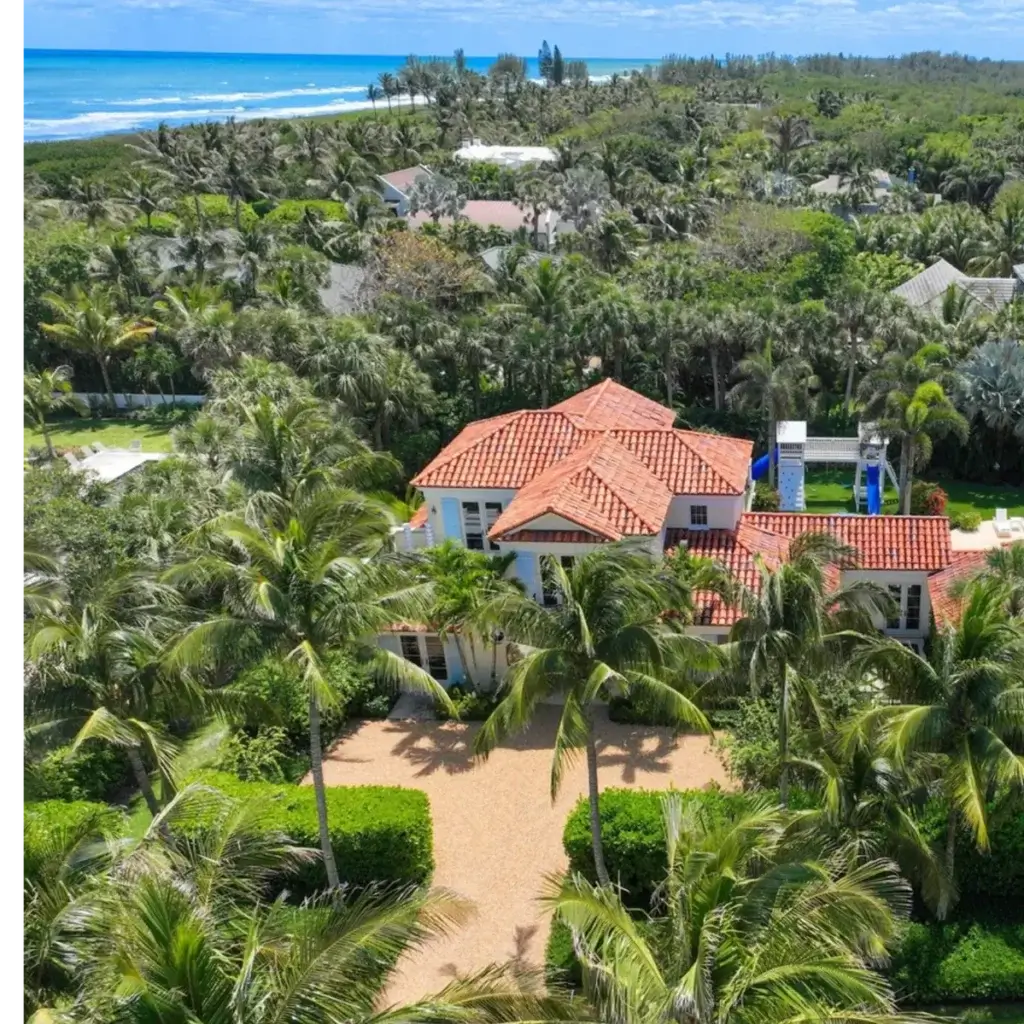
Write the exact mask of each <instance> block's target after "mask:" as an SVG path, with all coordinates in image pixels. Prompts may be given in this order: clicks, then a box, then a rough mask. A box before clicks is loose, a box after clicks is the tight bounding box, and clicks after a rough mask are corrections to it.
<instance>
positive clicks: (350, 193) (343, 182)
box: [307, 146, 373, 203]
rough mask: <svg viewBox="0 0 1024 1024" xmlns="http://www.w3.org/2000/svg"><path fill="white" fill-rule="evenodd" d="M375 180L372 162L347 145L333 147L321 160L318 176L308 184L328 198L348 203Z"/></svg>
mask: <svg viewBox="0 0 1024 1024" xmlns="http://www.w3.org/2000/svg"><path fill="white" fill-rule="evenodd" d="M372 182H373V167H372V166H371V164H370V162H369V161H368V160H367V159H366V158H365V157H364V156H361V155H360V154H359V153H357V152H356V151H355V150H354V149H350V148H348V147H347V146H345V147H340V148H336V149H332V150H331V151H330V152H329V153H328V155H327V156H326V157H325V158H324V159H323V160H321V162H320V165H319V174H318V177H316V178H314V179H311V180H310V181H308V182H307V184H308V185H309V186H310V187H311V188H314V189H316V190H317V191H319V192H320V194H321V195H323V196H324V197H325V198H327V199H333V200H334V201H335V202H338V203H346V202H348V201H349V200H351V199H353V198H354V197H356V196H357V195H359V193H360V192H362V191H364V190H365V189H367V188H369V187H370V185H371V183H372Z"/></svg>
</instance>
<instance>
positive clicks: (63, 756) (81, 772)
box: [25, 743, 133, 801]
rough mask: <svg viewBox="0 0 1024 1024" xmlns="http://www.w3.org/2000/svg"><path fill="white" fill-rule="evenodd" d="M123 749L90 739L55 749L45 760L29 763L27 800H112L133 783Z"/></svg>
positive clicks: (26, 778)
mask: <svg viewBox="0 0 1024 1024" xmlns="http://www.w3.org/2000/svg"><path fill="white" fill-rule="evenodd" d="M132 783H133V780H132V775H131V770H130V768H129V767H128V762H127V760H126V759H125V756H124V754H123V752H122V751H120V750H118V748H117V747H112V746H110V745H109V744H107V743H86V744H83V745H82V746H81V747H79V749H78V751H77V753H74V754H72V752H71V747H70V746H67V747H58V748H57V749H56V750H51V751H50V753H48V754H47V755H46V757H44V758H43V759H42V760H41V761H38V762H35V763H34V764H26V765H25V798H26V799H27V800H97V801H106V800H112V799H113V798H114V797H115V796H116V795H117V794H118V793H119V792H121V791H122V790H124V789H125V788H126V787H127V786H130V785H132Z"/></svg>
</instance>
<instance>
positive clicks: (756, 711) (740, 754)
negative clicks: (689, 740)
mask: <svg viewBox="0 0 1024 1024" xmlns="http://www.w3.org/2000/svg"><path fill="white" fill-rule="evenodd" d="M738 703H739V711H738V712H737V716H736V721H735V722H734V723H733V725H732V734H731V735H730V736H729V737H728V739H727V740H726V741H725V744H726V765H727V767H728V769H729V774H730V775H732V777H733V778H734V779H736V780H737V781H739V782H740V783H742V784H743V787H744V788H745V789H750V788H755V787H772V786H777V785H778V784H779V769H780V767H781V764H780V753H779V723H778V712H777V710H776V705H775V703H774V702H773V701H770V700H768V699H766V698H764V697H745V698H741V699H740V700H739V702H738Z"/></svg>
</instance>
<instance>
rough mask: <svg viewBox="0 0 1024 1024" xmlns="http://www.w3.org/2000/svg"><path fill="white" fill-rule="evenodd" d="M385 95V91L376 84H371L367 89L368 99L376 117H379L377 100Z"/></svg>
mask: <svg viewBox="0 0 1024 1024" xmlns="http://www.w3.org/2000/svg"><path fill="white" fill-rule="evenodd" d="M383 95H384V90H383V89H381V87H380V86H379V85H377V83H376V82H371V83H370V84H369V85H368V86H367V87H366V98H367V99H368V100H369V101H370V105H371V106H372V107H373V114H374V117H376V116H377V100H379V99H380V98H381V97H382V96H383Z"/></svg>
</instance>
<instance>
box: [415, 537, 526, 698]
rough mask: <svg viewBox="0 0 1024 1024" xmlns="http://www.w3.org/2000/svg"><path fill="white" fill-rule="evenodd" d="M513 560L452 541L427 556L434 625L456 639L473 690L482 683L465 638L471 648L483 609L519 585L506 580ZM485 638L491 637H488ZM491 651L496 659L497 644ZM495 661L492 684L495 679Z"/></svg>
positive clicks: (510, 554)
mask: <svg viewBox="0 0 1024 1024" xmlns="http://www.w3.org/2000/svg"><path fill="white" fill-rule="evenodd" d="M514 561H515V553H514V552H509V553H508V554H504V555H501V554H495V555H487V554H483V553H482V552H479V551H470V550H469V549H468V548H466V547H463V545H461V544H457V543H456V542H455V541H452V540H446V541H445V542H444V543H443V544H441V545H440V546H439V547H434V548H430V549H428V550H427V551H426V552H425V553H424V571H425V573H426V575H427V577H428V578H429V579H430V580H432V581H433V584H434V593H433V603H432V608H431V612H430V622H431V625H432V626H434V627H436V629H437V632H438V634H439V636H441V638H442V639H444V638H446V637H448V636H451V637H452V638H453V639H454V641H455V647H456V649H457V650H458V652H459V661H460V662H461V664H462V668H463V671H464V672H465V674H466V680H467V682H468V683H469V685H470V687H471V688H472V689H477V688H478V687H479V682H478V680H477V679H476V678H474V674H473V673H474V670H475V668H476V665H475V660H474V659H471V658H468V657H467V656H466V647H465V644H464V643H463V637H464V636H468V637H469V639H470V646H471V648H472V647H473V643H472V640H473V632H474V627H475V625H476V621H477V619H478V618H479V616H480V611H481V609H482V608H483V607H485V606H486V604H487V603H488V602H490V601H492V600H494V598H495V597H496V596H497V595H498V594H500V593H503V592H505V591H508V590H514V589H515V587H516V583H515V582H514V581H512V580H506V579H505V578H504V577H505V573H506V572H507V571H508V569H509V567H510V566H511V565H512V563H513V562H514ZM484 639H485V640H489V639H490V638H489V637H487V636H486V635H485V636H484ZM492 650H493V654H494V655H495V658H496V656H497V650H498V647H497V643H492ZM493 660H494V659H492V666H491V683H492V685H493V684H494V681H495V677H496V666H495V665H494V664H493Z"/></svg>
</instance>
